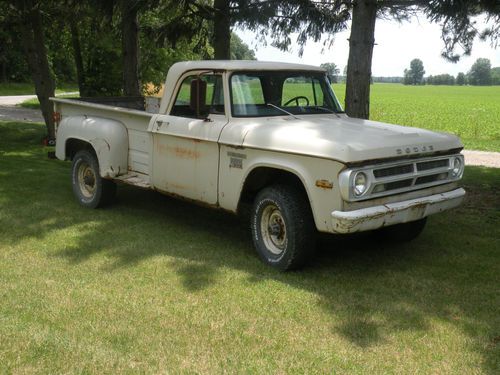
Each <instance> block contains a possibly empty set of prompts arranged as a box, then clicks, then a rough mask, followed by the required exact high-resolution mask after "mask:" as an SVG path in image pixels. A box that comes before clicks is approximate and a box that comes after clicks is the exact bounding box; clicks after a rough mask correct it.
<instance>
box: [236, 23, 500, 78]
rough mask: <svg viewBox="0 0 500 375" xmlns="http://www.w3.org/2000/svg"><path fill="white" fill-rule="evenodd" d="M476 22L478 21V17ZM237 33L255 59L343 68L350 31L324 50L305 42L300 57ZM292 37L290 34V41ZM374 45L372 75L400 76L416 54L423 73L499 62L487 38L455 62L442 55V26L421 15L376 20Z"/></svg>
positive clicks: (453, 71)
mask: <svg viewBox="0 0 500 375" xmlns="http://www.w3.org/2000/svg"><path fill="white" fill-rule="evenodd" d="M479 22H481V21H480V20H479ZM235 32H236V34H238V36H239V37H240V38H241V39H243V41H244V42H245V43H246V44H248V45H249V46H250V47H251V48H252V49H254V50H255V52H256V57H257V59H258V60H263V61H280V62H294V63H303V64H310V65H320V64H322V63H326V62H334V63H335V64H337V66H339V67H340V72H341V73H342V72H343V69H344V66H345V65H346V64H347V58H348V55H349V42H348V40H347V39H348V38H349V33H350V31H349V30H347V31H344V32H342V33H338V34H337V35H336V36H335V41H334V44H333V45H332V47H331V48H330V49H329V50H324V51H323V53H322V50H323V44H322V43H321V42H319V43H313V42H308V43H307V45H306V47H305V49H304V54H303V55H302V57H299V55H298V50H299V48H298V46H296V45H295V46H292V48H291V52H281V51H280V50H278V49H276V48H274V47H271V46H270V40H269V42H268V43H267V46H264V45H262V44H257V43H256V40H257V39H258V38H257V36H256V35H255V33H253V32H251V31H248V30H241V29H236V30H235ZM293 40H294V38H293V37H292V41H293ZM375 43H376V45H375V47H374V50H373V63H372V75H374V76H403V71H404V69H405V68H409V66H410V61H411V60H413V59H414V58H419V59H421V60H422V61H423V63H424V68H425V72H426V73H425V75H426V76H429V75H436V74H444V73H448V74H452V75H454V76H456V75H457V73H459V72H464V73H467V72H468V71H469V69H470V67H471V66H472V64H473V63H474V62H475V61H476V59H477V58H479V57H483V58H488V59H490V61H491V65H492V67H495V66H500V46H499V48H497V49H494V48H493V47H492V46H491V44H490V43H489V42H487V41H481V40H479V39H476V40H475V42H474V46H473V48H472V54H471V56H464V57H462V58H461V59H460V61H459V62H458V63H456V64H454V63H450V62H448V61H446V60H445V59H444V58H442V57H441V51H442V49H443V42H442V40H441V28H440V26H439V25H438V24H433V23H429V22H428V21H427V20H426V19H425V18H424V17H419V18H414V19H412V20H411V22H405V23H398V22H396V21H391V20H382V19H379V20H377V23H376V26H375Z"/></svg>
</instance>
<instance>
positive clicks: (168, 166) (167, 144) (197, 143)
mask: <svg viewBox="0 0 500 375" xmlns="http://www.w3.org/2000/svg"><path fill="white" fill-rule="evenodd" d="M195 79H202V80H204V81H206V83H207V94H206V104H207V106H208V112H209V113H208V117H207V118H206V119H199V118H196V113H195V110H193V109H191V108H190V105H189V104H190V94H191V92H190V86H191V81H193V80H195ZM175 92H176V93H175V94H174V95H175V101H174V103H173V104H172V105H170V108H167V114H163V115H162V114H161V115H159V116H157V118H156V123H154V124H153V128H152V132H153V171H152V181H153V186H154V187H155V189H157V190H160V191H164V192H167V193H171V194H176V195H179V196H182V197H186V198H189V199H194V200H197V201H202V202H205V203H208V204H216V203H217V188H218V186H217V182H218V173H219V145H218V143H217V142H218V140H219V135H220V133H221V131H222V128H223V127H224V126H225V125H226V124H227V122H228V118H227V116H226V113H227V112H226V111H225V108H224V89H223V79H222V75H221V74H212V73H210V74H203V75H200V73H196V72H194V73H189V75H187V76H185V77H184V78H183V79H182V81H181V84H180V85H179V87H178V88H177V89H176V91H175Z"/></svg>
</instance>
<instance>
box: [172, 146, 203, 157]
mask: <svg viewBox="0 0 500 375" xmlns="http://www.w3.org/2000/svg"><path fill="white" fill-rule="evenodd" d="M168 151H169V152H170V153H172V154H174V155H175V156H176V157H178V158H181V159H199V158H200V153H199V152H198V151H195V150H190V149H188V148H183V147H178V146H176V147H169V148H168Z"/></svg>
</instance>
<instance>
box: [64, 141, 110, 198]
mask: <svg viewBox="0 0 500 375" xmlns="http://www.w3.org/2000/svg"><path fill="white" fill-rule="evenodd" d="M71 172H72V173H71V174H72V176H71V177H72V178H71V182H72V185H73V193H74V194H75V197H76V199H77V200H78V202H79V203H80V204H81V205H82V206H84V207H89V208H97V207H102V206H105V205H107V204H109V203H111V202H112V201H113V199H114V197H115V195H116V184H115V183H114V182H113V181H109V180H106V179H103V178H102V177H101V175H100V174H99V162H98V161H97V158H96V156H95V154H94V153H93V152H91V151H88V150H81V151H78V152H77V153H76V155H75V157H74V158H73V164H72V171H71Z"/></svg>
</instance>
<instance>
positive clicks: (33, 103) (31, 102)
mask: <svg viewBox="0 0 500 375" xmlns="http://www.w3.org/2000/svg"><path fill="white" fill-rule="evenodd" d="M77 91H78V89H77ZM56 95H57V97H59V98H65V99H71V98H78V97H79V95H78V94H67V93H64V92H61V93H58V92H56ZM19 106H20V107H23V108H30V109H40V102H39V101H38V98H33V99H27V100H25V101H24V102H22V103H21V104H19Z"/></svg>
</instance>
